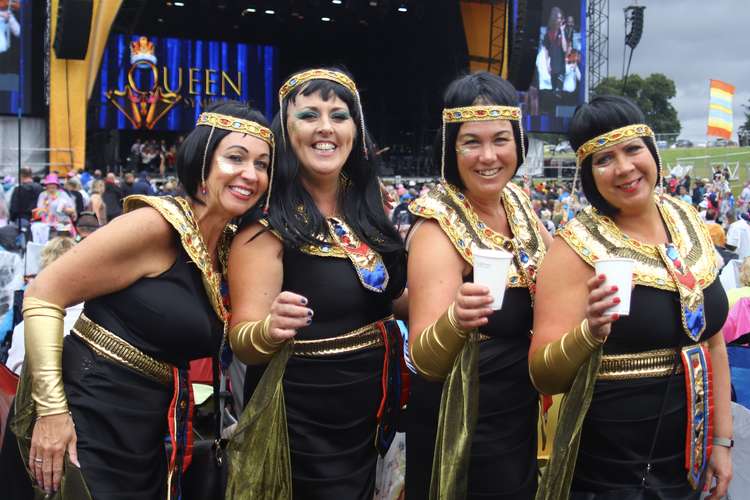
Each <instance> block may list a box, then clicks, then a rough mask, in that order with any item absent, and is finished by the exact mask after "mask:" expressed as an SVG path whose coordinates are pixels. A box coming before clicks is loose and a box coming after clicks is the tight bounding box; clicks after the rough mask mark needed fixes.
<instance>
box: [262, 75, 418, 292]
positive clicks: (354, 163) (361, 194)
mask: <svg viewBox="0 0 750 500" xmlns="http://www.w3.org/2000/svg"><path fill="white" fill-rule="evenodd" d="M326 69H329V70H331V71H337V72H340V73H344V74H346V75H347V76H349V75H348V73H347V72H346V71H342V70H341V69H339V68H326ZM295 74H296V73H295ZM316 92H317V93H320V96H321V98H322V99H323V100H325V101H327V100H328V99H331V98H333V96H335V97H338V98H339V99H341V100H342V101H343V102H345V103H346V105H347V106H348V108H349V112H350V115H351V117H352V120H353V122H354V125H355V127H356V128H357V134H356V137H355V139H354V142H353V144H352V151H351V153H350V154H349V158H347V160H346V163H344V166H343V168H342V170H341V179H340V188H339V200H338V205H339V207H340V208H341V210H342V214H343V216H344V219H345V220H346V223H347V224H348V225H349V227H350V228H351V229H352V230H353V231H354V233H355V234H356V235H357V237H359V238H360V239H361V240H363V241H364V242H365V243H367V245H368V246H370V248H372V249H373V250H375V251H377V252H378V253H379V254H380V255H381V256H382V257H383V261H384V263H385V265H386V267H387V268H388V274H389V276H390V279H389V284H388V293H389V294H390V295H391V296H393V297H394V298H395V297H397V296H398V295H400V294H401V291H402V289H403V287H404V284H405V282H406V253H405V250H404V245H403V242H402V240H401V237H400V236H399V234H398V232H396V229H395V228H394V227H393V225H392V224H391V222H390V221H389V220H388V217H386V215H385V210H384V207H383V200H382V198H381V194H380V182H379V180H378V177H377V162H376V159H375V154H374V151H373V147H372V140H371V139H370V137H369V136H368V134H367V133H366V132H365V134H364V136H363V134H362V130H361V127H360V123H362V121H361V118H362V117H361V115H360V109H359V106H358V105H357V101H356V98H355V96H354V95H353V94H352V93H351V92H350V91H349V90H348V89H347V88H346V87H344V86H342V85H340V84H339V83H336V82H334V81H331V80H323V79H320V80H311V81H309V82H307V83H304V84H301V85H299V86H298V87H295V88H294V89H293V90H292V91H291V92H290V93H289V94H288V95H287V96H285V97H284V99H283V101H282V107H281V109H280V110H279V113H278V114H277V115H276V118H275V119H274V121H273V125H272V127H271V128H272V130H273V132H274V134H275V135H276V137H277V139H276V153H277V156H276V159H277V160H276V167H275V170H276V171H275V173H274V181H273V186H274V187H273V192H272V193H271V205H270V209H269V213H268V219H269V222H270V224H271V226H272V227H273V228H274V229H275V230H276V231H278V232H279V233H280V234H281V236H282V239H283V240H284V243H285V245H288V246H290V247H293V248H294V247H299V246H301V245H304V244H313V245H315V244H319V243H320V240H319V239H318V235H325V234H328V226H327V223H326V220H325V218H324V217H323V215H322V214H321V213H320V211H319V210H318V207H317V206H316V205H315V202H314V201H313V199H312V197H311V196H310V194H309V193H308V192H307V190H306V189H305V188H304V186H303V184H302V182H301V180H300V176H299V171H300V163H299V160H298V159H297V155H296V154H295V153H294V151H293V149H292V146H291V141H290V139H289V137H288V135H287V136H286V137H282V136H281V134H282V129H281V120H286V119H287V109H288V104H289V102H290V101H293V100H294V99H295V98H296V97H297V95H299V94H302V95H305V96H309V95H311V94H314V93H316ZM284 128H285V129H286V128H287V127H284ZM287 133H288V132H287ZM363 141H364V145H363ZM365 147H366V148H367V152H368V154H367V157H365V154H364V148H365Z"/></svg>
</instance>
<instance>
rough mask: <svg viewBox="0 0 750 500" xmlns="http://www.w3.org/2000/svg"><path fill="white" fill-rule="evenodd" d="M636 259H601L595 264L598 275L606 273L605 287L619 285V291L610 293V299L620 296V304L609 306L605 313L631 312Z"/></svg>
mask: <svg viewBox="0 0 750 500" xmlns="http://www.w3.org/2000/svg"><path fill="white" fill-rule="evenodd" d="M634 265H635V261H634V260H633V259H620V258H614V259H600V260H597V261H596V263H595V264H594V269H595V270H596V275H597V276H600V275H602V274H603V275H604V276H605V280H604V287H605V288H611V287H613V286H616V287H617V292H616V293H614V294H613V295H609V299H610V300H611V299H613V298H615V297H618V298H619V299H620V303H619V304H615V305H613V306H612V307H610V308H608V309H607V310H606V311H605V312H604V314H607V315H611V314H619V315H620V316H627V315H629V314H630V291H631V290H632V289H633V266H634Z"/></svg>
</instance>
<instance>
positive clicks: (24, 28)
mask: <svg viewBox="0 0 750 500" xmlns="http://www.w3.org/2000/svg"><path fill="white" fill-rule="evenodd" d="M32 4H33V2H32V0H0V114H6V115H7V114H12V115H15V114H17V113H18V111H19V108H20V109H21V112H22V113H23V114H27V113H29V111H30V108H31V98H32V85H31V82H32V78H31V40H32V38H31V35H32V19H33V17H32V8H33V6H32ZM37 8H41V6H40V5H37Z"/></svg>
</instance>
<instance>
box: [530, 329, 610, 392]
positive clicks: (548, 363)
mask: <svg viewBox="0 0 750 500" xmlns="http://www.w3.org/2000/svg"><path fill="white" fill-rule="evenodd" d="M603 343H604V342H603V341H600V340H598V339H596V338H595V337H594V336H593V335H592V334H591V330H589V324H588V320H586V319H584V320H583V321H581V324H580V325H578V326H577V327H576V328H574V329H573V331H571V332H568V333H566V334H565V335H563V336H562V338H560V339H559V340H556V341H555V342H550V343H549V344H547V345H546V346H544V347H543V348H541V349H537V351H536V352H535V353H534V354H533V356H532V357H531V359H530V360H529V377H530V378H531V383H532V384H534V387H536V388H537V390H538V391H539V392H542V393H544V394H559V393H561V392H565V391H567V390H568V389H569V388H570V384H572V383H573V379H574V378H575V376H576V373H578V369H579V368H580V367H581V365H582V364H583V363H584V362H585V361H586V360H587V359H588V358H589V356H591V353H593V352H594V351H596V350H597V349H598V348H599V347H600V346H601V345H602V344H603Z"/></svg>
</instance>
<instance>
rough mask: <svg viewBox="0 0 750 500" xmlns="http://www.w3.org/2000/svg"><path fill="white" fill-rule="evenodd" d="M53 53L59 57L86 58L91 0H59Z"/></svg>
mask: <svg viewBox="0 0 750 500" xmlns="http://www.w3.org/2000/svg"><path fill="white" fill-rule="evenodd" d="M59 2H60V3H59V4H58V5H57V29H56V30H55V42H54V48H55V55H56V56H57V57H58V58H60V59H86V51H87V50H88V47H89V32H90V31H91V15H92V14H93V11H94V1H93V0H59Z"/></svg>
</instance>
